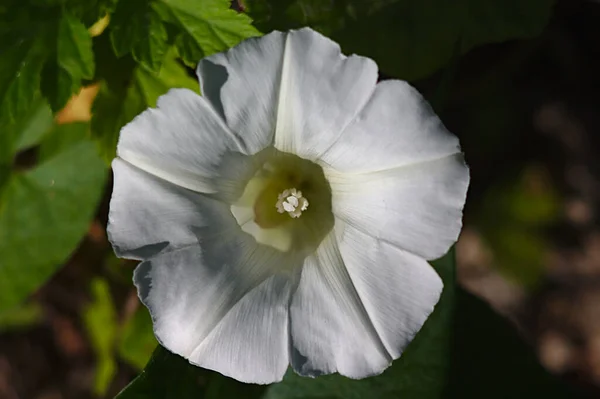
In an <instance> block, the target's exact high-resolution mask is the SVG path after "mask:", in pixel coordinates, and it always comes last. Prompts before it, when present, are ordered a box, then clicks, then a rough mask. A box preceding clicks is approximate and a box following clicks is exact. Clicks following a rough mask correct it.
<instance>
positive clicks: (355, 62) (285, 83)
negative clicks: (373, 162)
mask: <svg viewBox="0 0 600 399" xmlns="http://www.w3.org/2000/svg"><path fill="white" fill-rule="evenodd" d="M376 82H377V65H376V64H375V62H373V60H371V59H369V58H365V57H360V56H356V55H352V56H350V57H346V56H345V55H343V54H342V53H341V50H340V46H339V45H338V44H337V43H335V42H333V41H332V40H330V39H328V38H326V37H324V36H322V35H321V34H319V33H317V32H315V31H313V30H311V29H308V28H305V29H301V30H298V31H290V32H289V33H288V35H287V43H286V47H285V53H284V56H283V65H282V71H281V86H280V88H279V98H278V105H277V128H276V133H275V147H276V148H277V149H278V150H281V151H284V152H290V153H294V154H296V155H298V156H300V157H302V158H305V159H309V160H316V159H317V158H319V157H320V155H321V154H322V153H323V152H324V151H326V150H327V148H329V147H330V146H331V145H333V143H334V142H335V141H336V140H337V139H338V138H339V136H340V134H341V133H342V131H343V130H344V128H345V127H346V126H347V125H348V124H349V123H350V122H351V121H352V120H353V119H354V118H355V117H356V115H357V114H358V113H359V112H360V110H361V109H362V108H363V106H364V105H365V104H366V102H367V101H368V100H369V98H370V96H371V94H372V93H373V91H374V90H375V84H376Z"/></svg>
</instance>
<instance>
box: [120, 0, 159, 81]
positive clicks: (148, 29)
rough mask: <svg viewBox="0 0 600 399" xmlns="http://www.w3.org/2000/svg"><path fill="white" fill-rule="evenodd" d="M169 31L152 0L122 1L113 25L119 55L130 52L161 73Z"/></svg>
mask: <svg viewBox="0 0 600 399" xmlns="http://www.w3.org/2000/svg"><path fill="white" fill-rule="evenodd" d="M167 39H168V36H167V30H166V28H165V26H164V25H163V22H162V20H161V18H160V15H159V14H158V13H157V12H156V11H155V10H154V8H153V7H152V3H151V2H150V1H149V0H128V1H121V2H119V3H118V5H117V9H116V10H115V13H114V15H113V17H112V21H111V24H110V40H111V43H112V45H113V49H114V50H115V54H117V56H119V57H122V56H124V55H126V54H128V53H131V54H132V55H133V58H134V59H135V60H136V61H137V62H138V63H140V64H141V65H142V66H143V67H145V68H148V69H149V70H150V71H153V72H157V73H158V72H159V71H160V66H161V64H162V62H163V59H164V57H165V54H166V52H167V49H168V45H169V44H168V41H167Z"/></svg>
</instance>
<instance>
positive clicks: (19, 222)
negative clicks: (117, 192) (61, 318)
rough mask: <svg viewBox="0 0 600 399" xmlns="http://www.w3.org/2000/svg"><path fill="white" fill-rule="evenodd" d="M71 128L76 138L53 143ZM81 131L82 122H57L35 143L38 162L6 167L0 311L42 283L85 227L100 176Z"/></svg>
mask: <svg viewBox="0 0 600 399" xmlns="http://www.w3.org/2000/svg"><path fill="white" fill-rule="evenodd" d="M73 129H75V130H76V132H75V133H73V132H71V133H70V134H74V135H76V136H77V139H76V140H73V141H72V142H71V143H70V144H69V145H65V146H58V147H57V146H54V144H53V140H55V138H56V136H57V135H58V136H60V135H61V134H64V133H65V132H66V131H67V130H73ZM87 132H88V125H86V124H79V125H76V126H70V125H63V126H58V127H57V128H56V129H55V130H54V131H52V132H51V133H50V134H49V135H48V136H47V137H46V138H45V139H44V141H43V142H42V144H41V148H40V152H41V153H47V154H48V156H47V157H45V158H43V161H42V162H41V163H39V164H38V165H37V166H36V167H35V168H33V169H30V170H23V171H20V170H9V173H8V175H7V178H6V182H5V184H4V188H3V190H2V192H1V196H0V259H2V262H1V263H0V311H2V310H4V309H8V308H10V307H12V306H15V305H17V304H18V303H20V302H21V301H22V300H23V299H25V298H26V297H27V296H28V295H29V294H30V293H31V292H32V291H34V290H35V289H37V288H38V287H39V286H40V285H41V284H43V283H44V282H45V281H46V280H47V279H48V278H49V277H50V276H51V275H52V274H53V273H54V272H55V271H56V270H57V269H58V268H59V267H60V266H61V265H62V264H63V262H64V261H65V259H66V258H67V257H68V256H69V254H70V253H71V252H72V251H73V250H74V249H75V248H76V247H77V244H78V243H79V241H80V240H81V238H82V237H83V235H84V234H85V232H86V231H87V228H88V225H89V223H90V220H91V218H92V217H93V214H94V211H95V209H96V206H97V204H98V201H99V199H100V195H101V193H102V189H103V183H104V180H105V178H106V168H105V166H104V164H103V163H102V161H101V160H100V158H99V157H98V155H97V154H96V151H95V148H94V145H93V143H92V142H91V141H90V140H89V139H87V138H86V136H87ZM48 146H50V147H53V146H54V148H55V151H47V150H45V148H46V147H48Z"/></svg>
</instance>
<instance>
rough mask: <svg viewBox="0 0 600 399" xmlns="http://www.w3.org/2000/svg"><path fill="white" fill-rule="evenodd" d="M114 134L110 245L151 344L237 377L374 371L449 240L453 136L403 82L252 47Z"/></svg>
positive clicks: (330, 52) (295, 44)
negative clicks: (127, 273)
mask: <svg viewBox="0 0 600 399" xmlns="http://www.w3.org/2000/svg"><path fill="white" fill-rule="evenodd" d="M198 76H199V79H200V87H201V90H202V92H203V96H199V95H197V94H195V93H193V92H192V91H189V90H183V89H175V90H171V91H170V92H169V93H168V94H166V95H165V96H163V97H161V98H160V99H159V101H158V106H157V108H156V109H149V110H147V111H145V112H144V113H142V114H141V115H139V116H138V117H136V118H135V119H134V120H133V121H132V122H131V123H129V124H128V125H127V126H125V127H124V128H123V130H122V132H121V137H120V140H119V145H118V151H117V153H118V157H117V158H116V159H115V160H114V162H113V170H114V176H115V181H114V192H113V196H112V200H111V206H110V216H109V228H108V231H109V235H110V239H111V242H112V243H113V246H114V248H115V251H116V253H117V255H119V256H122V257H126V258H132V259H138V260H141V261H143V262H142V263H141V264H140V265H139V266H138V268H137V269H136V271H135V277H134V280H135V284H136V286H137V288H138V290H139V295H140V298H141V300H142V301H143V302H144V304H145V305H146V306H147V307H148V309H150V312H151V314H152V318H153V321H154V331H155V334H156V337H157V338H158V340H159V341H160V342H161V344H162V345H164V346H165V347H166V348H168V349H169V350H171V351H172V352H174V353H177V354H179V355H181V356H183V357H185V358H186V359H188V360H189V361H190V362H191V363H193V364H195V365H198V366H201V367H205V368H208V369H213V370H216V371H218V372H220V373H222V374H225V375H227V376H231V377H233V378H236V379H238V380H240V381H245V382H254V383H271V382H274V381H278V380H281V378H282V377H283V375H284V373H285V371H286V369H287V367H288V365H290V364H291V366H292V367H293V369H294V370H295V371H296V372H298V373H300V374H302V375H307V376H317V375H321V374H329V373H334V372H339V373H340V374H343V375H345V376H348V377H351V378H363V377H366V376H370V375H374V374H378V373H381V372H382V371H383V370H384V369H385V368H386V367H388V366H389V365H390V363H391V362H392V360H394V359H396V358H398V357H399V356H400V355H401V353H402V351H403V350H404V348H405V347H406V346H407V345H408V343H409V342H410V341H411V340H412V339H413V337H414V336H415V334H416V333H417V332H418V331H419V329H420V328H421V326H422V325H423V323H424V322H425V320H426V319H427V317H428V315H429V314H430V313H431V311H432V310H433V308H434V306H435V304H436V303H437V301H438V299H439V295H440V292H441V290H442V282H441V280H440V278H439V277H438V275H437V274H436V272H435V271H434V270H433V268H432V267H431V266H430V265H429V264H428V263H427V261H426V260H430V259H435V258H438V257H440V256H442V255H444V253H445V252H446V251H447V250H448V248H449V247H450V246H451V245H452V244H453V243H454V242H455V241H456V239H457V236H458V234H459V231H460V228H461V215H462V208H463V205H464V201H465V195H466V190H467V186H468V182H469V175H468V170H467V167H466V166H465V163H464V160H463V156H462V154H461V152H460V149H459V144H458V140H457V138H456V137H455V136H453V135H452V134H450V133H449V132H448V131H447V130H446V129H445V128H444V126H443V125H442V123H441V122H440V120H439V119H438V118H437V117H436V116H435V114H434V113H433V111H432V110H431V108H430V107H429V106H428V105H427V104H426V103H425V101H424V100H423V98H422V97H421V96H420V95H419V93H418V92H417V91H416V90H415V89H413V88H412V87H411V86H409V85H408V84H407V83H405V82H402V81H398V80H387V81H382V82H379V83H377V66H376V64H375V63H374V62H373V61H372V60H370V59H368V58H364V57H359V56H354V55H353V56H350V57H346V56H344V55H343V54H341V52H340V48H339V46H338V45H337V44H336V43H334V42H332V41H331V40H329V39H327V38H325V37H323V36H321V35H320V34H318V33H316V32H314V31H312V30H310V29H301V30H298V31H290V32H286V33H282V32H273V33H271V34H268V35H266V36H263V37H262V38H256V39H250V40H247V41H245V42H243V43H241V44H240V45H239V46H237V47H235V48H232V49H230V50H229V51H227V52H224V53H220V54H215V55H213V56H210V57H208V58H205V59H203V60H202V61H201V62H200V65H199V66H198Z"/></svg>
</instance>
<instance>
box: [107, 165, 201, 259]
mask: <svg viewBox="0 0 600 399" xmlns="http://www.w3.org/2000/svg"><path fill="white" fill-rule="evenodd" d="M112 167H113V172H114V185H113V193H112V198H111V200H110V212H109V215H108V236H109V239H110V241H111V242H112V244H113V247H114V249H115V253H116V254H117V256H120V257H124V258H129V259H138V260H142V259H147V258H149V257H150V256H152V255H154V254H156V253H158V252H161V251H172V250H174V249H177V248H181V247H185V246H189V245H192V244H195V243H197V242H198V239H197V237H196V234H195V233H194V229H198V228H200V227H202V226H204V225H205V224H206V218H205V217H203V215H202V213H201V210H202V208H201V207H199V206H198V204H200V203H201V202H203V201H206V199H205V198H204V197H203V196H202V195H201V194H198V193H196V192H193V191H190V190H187V189H184V188H182V187H179V186H176V185H174V184H171V183H169V182H167V181H165V180H162V179H160V178H157V177H155V176H153V175H151V174H149V173H147V172H144V171H142V170H140V169H138V168H136V167H134V166H132V165H131V164H129V163H127V162H125V161H123V160H121V159H118V158H117V159H115V160H114V161H113V163H112Z"/></svg>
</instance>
